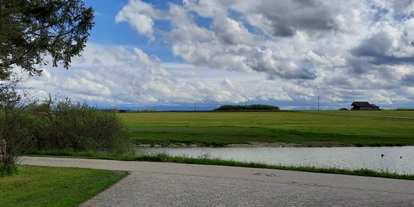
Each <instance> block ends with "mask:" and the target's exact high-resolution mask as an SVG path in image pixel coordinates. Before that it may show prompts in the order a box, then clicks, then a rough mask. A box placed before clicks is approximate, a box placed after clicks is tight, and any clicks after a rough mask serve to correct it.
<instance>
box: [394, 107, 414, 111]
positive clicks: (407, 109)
mask: <svg viewBox="0 0 414 207" xmlns="http://www.w3.org/2000/svg"><path fill="white" fill-rule="evenodd" d="M395 110H396V111H414V109H413V108H398V109H395Z"/></svg>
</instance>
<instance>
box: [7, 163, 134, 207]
mask: <svg viewBox="0 0 414 207" xmlns="http://www.w3.org/2000/svg"><path fill="white" fill-rule="evenodd" d="M125 176H126V174H125V173H117V172H111V171H104V170H92V169H79V168H55V167H38V166H25V165H22V166H19V174H18V175H13V176H6V177H0V206H2V207H16V206H19V207H23V206H27V207H46V206H62V207H67V206H78V205H79V204H80V203H82V202H84V201H86V200H87V199H89V198H90V197H92V196H94V195H96V194H98V193H99V192H101V191H103V190H104V189H106V188H107V187H109V186H110V185H112V184H113V183H115V182H117V181H119V180H120V179H122V178H123V177H125Z"/></svg>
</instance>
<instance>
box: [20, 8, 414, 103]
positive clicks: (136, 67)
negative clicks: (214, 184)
mask: <svg viewBox="0 0 414 207" xmlns="http://www.w3.org/2000/svg"><path fill="white" fill-rule="evenodd" d="M85 2H86V4H87V5H89V6H92V7H93V8H94V9H95V15H96V18H95V22H96V26H95V27H94V28H93V30H92V31H91V36H90V39H89V42H88V44H87V47H86V49H85V50H84V52H83V53H82V57H79V58H74V59H73V61H72V67H71V68H70V69H69V70H67V71H66V70H65V69H63V68H61V67H60V68H59V67H58V68H50V67H45V68H43V69H44V73H43V76H41V77H32V78H30V79H28V80H27V81H26V82H25V83H24V84H23V85H22V86H21V87H22V88H26V89H31V90H32V91H33V93H34V94H35V96H38V97H47V94H48V93H51V94H52V95H56V94H57V95H58V96H61V97H62V96H63V97H71V98H72V99H74V100H79V101H86V102H87V103H89V104H91V105H96V106H98V107H106V106H116V107H119V108H124V107H138V108H141V109H145V108H146V107H147V108H148V107H151V108H152V107H153V106H154V105H155V106H156V107H161V106H171V107H179V106H182V107H183V106H194V105H195V104H196V105H197V107H199V108H205V109H207V108H215V107H217V106H219V105H221V104H243V105H244V104H255V103H264V104H273V105H278V106H280V107H281V108H282V109H315V108H317V100H318V96H319V97H320V105H321V108H322V109H325V108H328V109H337V108H340V107H347V108H349V107H350V104H351V103H352V102H353V101H369V102H372V103H375V104H377V105H380V106H381V107H382V108H397V107H414V68H413V66H414V12H413V11H414V1H413V0H394V1H390V0H335V1H331V0H289V1H287V0H254V1H253V0H175V1H163V0H99V1H96V0H86V1H85Z"/></svg>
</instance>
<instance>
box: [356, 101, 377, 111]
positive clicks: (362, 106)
mask: <svg viewBox="0 0 414 207" xmlns="http://www.w3.org/2000/svg"><path fill="white" fill-rule="evenodd" d="M351 106H352V110H380V108H379V106H377V105H375V104H370V103H368V102H366V101H354V102H353V103H352V104H351Z"/></svg>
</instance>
